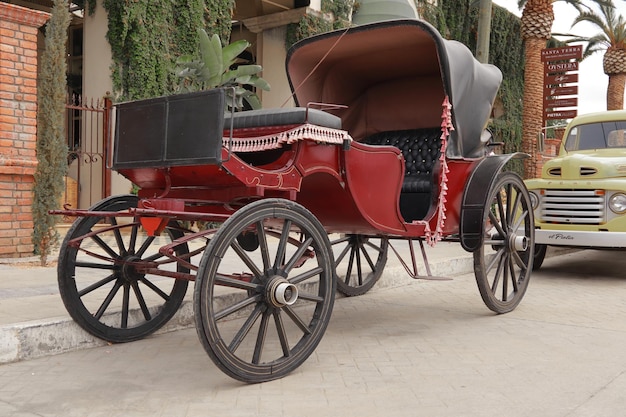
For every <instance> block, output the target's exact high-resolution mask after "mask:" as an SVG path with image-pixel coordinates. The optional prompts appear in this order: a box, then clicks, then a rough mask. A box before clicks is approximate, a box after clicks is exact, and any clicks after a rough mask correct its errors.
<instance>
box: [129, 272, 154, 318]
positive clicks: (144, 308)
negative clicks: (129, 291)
mask: <svg viewBox="0 0 626 417" xmlns="http://www.w3.org/2000/svg"><path fill="white" fill-rule="evenodd" d="M131 286H132V287H133V292H134V293H135V297H137V302H138V303H139V308H141V312H142V313H143V318H144V319H146V321H150V320H152V316H151V315H150V310H149V309H148V305H147V304H146V300H145V299H144V298H143V294H142V293H141V289H140V288H139V284H137V281H135V282H133V283H132V284H131Z"/></svg>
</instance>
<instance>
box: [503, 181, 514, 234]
mask: <svg viewBox="0 0 626 417" xmlns="http://www.w3.org/2000/svg"><path fill="white" fill-rule="evenodd" d="M511 187H512V185H511V184H506V185H505V186H504V188H505V190H504V193H505V194H506V225H507V226H508V225H510V224H511V217H510V216H511V213H512V212H513V211H512V208H513V204H511V198H512V197H513V195H512V193H511Z"/></svg>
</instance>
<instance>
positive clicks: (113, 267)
mask: <svg viewBox="0 0 626 417" xmlns="http://www.w3.org/2000/svg"><path fill="white" fill-rule="evenodd" d="M74 265H75V266H76V267H78V268H89V269H106V270H111V271H116V270H118V269H120V267H119V266H117V265H114V264H99V263H95V262H82V261H76V263H74Z"/></svg>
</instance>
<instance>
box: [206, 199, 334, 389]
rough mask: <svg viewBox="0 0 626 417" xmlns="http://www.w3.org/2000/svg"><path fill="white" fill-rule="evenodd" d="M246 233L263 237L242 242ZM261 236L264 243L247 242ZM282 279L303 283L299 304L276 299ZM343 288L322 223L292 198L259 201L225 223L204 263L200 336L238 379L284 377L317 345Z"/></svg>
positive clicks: (216, 359)
mask: <svg viewBox="0 0 626 417" xmlns="http://www.w3.org/2000/svg"><path fill="white" fill-rule="evenodd" d="M288 231H290V233H289V232H288ZM284 232H286V233H284ZM245 233H254V234H256V235H257V239H242V238H241V235H242V234H245ZM254 240H258V243H259V244H258V245H256V244H254V245H249V246H248V247H245V248H244V247H242V245H241V244H240V241H248V242H249V241H254ZM277 282H283V283H288V285H293V286H295V287H296V288H297V291H298V292H297V294H298V295H297V299H294V301H295V303H294V304H293V305H290V306H289V305H284V304H283V303H281V302H278V301H276V300H277V299H278V296H277V295H276V294H277V292H275V291H274V290H273V288H275V284H276V283H277ZM290 291H291V292H290V293H289V294H290V296H291V295H293V294H296V293H295V291H292V290H290ZM335 291H336V285H335V280H334V268H333V258H332V251H331V248H330V242H329V241H328V236H327V234H326V231H325V230H324V229H323V227H322V225H321V224H320V223H319V221H318V220H317V219H316V218H315V217H314V216H313V215H312V214H311V213H310V212H309V211H308V210H306V209H305V208H304V207H302V206H301V205H299V204H297V203H294V202H291V201H288V200H282V199H265V200H260V201H257V202H254V203H251V204H249V205H247V206H245V207H243V208H241V209H240V210H239V211H237V212H236V213H235V214H234V215H233V216H231V217H230V218H229V219H228V220H227V221H226V222H224V224H223V226H222V227H221V228H220V229H219V230H218V231H217V233H216V234H215V235H214V236H213V238H212V239H211V242H210V243H209V245H208V246H207V248H206V250H205V252H204V254H203V256H202V260H201V261H200V266H199V269H198V275H197V278H196V284H195V291H194V311H195V318H196V330H197V332H198V337H199V338H200V341H201V342H202V346H203V347H204V349H205V350H206V352H207V353H208V355H209V357H210V358H211V359H212V360H213V362H214V363H215V364H216V365H217V367H218V368H220V369H221V370H222V371H223V372H224V373H226V374H227V375H228V376H230V377H232V378H234V379H237V380H240V381H243V382H247V383H257V382H265V381H270V380H274V379H278V378H281V377H283V376H285V375H287V374H288V373H290V372H291V371H293V370H294V369H296V368H297V367H298V366H300V365H301V364H302V363H303V362H304V361H305V360H306V359H307V358H308V357H309V356H310V355H311V354H312V353H313V351H314V350H315V348H316V347H317V345H318V343H319V342H320V340H321V338H322V336H323V335H324V332H325V331H326V327H327V326H328V322H329V320H330V316H331V313H332V308H333V303H334V296H335Z"/></svg>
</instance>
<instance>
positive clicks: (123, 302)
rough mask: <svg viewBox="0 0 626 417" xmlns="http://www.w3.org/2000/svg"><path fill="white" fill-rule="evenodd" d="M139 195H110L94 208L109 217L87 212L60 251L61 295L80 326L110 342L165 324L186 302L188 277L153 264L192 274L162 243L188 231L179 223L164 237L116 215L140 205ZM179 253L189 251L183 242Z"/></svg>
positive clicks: (139, 335)
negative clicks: (164, 272)
mask: <svg viewBox="0 0 626 417" xmlns="http://www.w3.org/2000/svg"><path fill="white" fill-rule="evenodd" d="M137 201H138V199H137V197H136V196H134V195H122V196H114V197H109V198H106V199H104V200H102V201H100V202H99V203H97V204H96V205H95V206H93V207H91V209H90V211H95V212H109V213H111V215H108V216H104V215H102V216H98V215H95V216H85V217H81V218H79V219H77V220H76V221H75V222H74V224H73V225H72V227H70V229H69V230H68V232H67V234H66V236H65V239H64V240H63V244H62V245H61V249H60V253H59V264H58V269H57V271H58V281H59V292H60V294H61V299H62V300H63V303H64V304H65V308H66V309H67V311H68V313H69V314H70V316H72V318H73V319H74V321H75V322H76V323H78V325H80V326H81V327H82V328H83V329H84V330H86V331H87V332H89V333H91V334H92V335H94V336H96V337H99V338H100V339H104V340H107V341H109V342H114V343H120V342H130V341H132V340H138V339H141V338H143V337H146V336H148V335H149V334H151V333H153V332H154V331H156V330H158V329H159V328H160V327H162V326H163V325H164V324H165V323H167V321H168V320H169V319H171V318H172V316H173V315H174V314H175V313H176V311H177V310H178V308H179V307H180V305H181V303H182V301H183V298H184V297H185V293H186V291H187V285H188V281H186V280H180V279H173V278H166V277H162V276H159V275H154V274H151V273H150V271H149V270H148V269H147V267H156V265H158V264H160V263H161V266H159V267H162V268H170V269H172V270H174V271H178V272H185V273H188V272H189V270H188V269H186V268H184V267H182V266H177V264H176V263H171V262H170V263H167V262H168V261H167V258H165V257H164V256H163V255H161V254H160V253H159V248H160V247H161V246H162V245H165V244H167V243H170V242H171V241H172V240H174V239H177V238H179V237H181V236H183V232H182V231H181V230H180V229H178V227H177V224H176V223H175V222H170V224H169V225H168V226H167V227H166V229H165V230H164V231H163V233H162V234H161V236H158V237H157V236H148V235H147V234H146V233H145V231H143V229H142V227H141V225H140V224H139V222H138V219H136V218H132V217H128V216H121V215H119V216H116V213H122V212H126V211H127V210H128V209H129V208H132V207H137ZM175 252H176V255H177V256H183V255H185V254H187V253H188V252H189V250H188V248H187V245H186V244H184V245H178V246H177V247H176V251H175Z"/></svg>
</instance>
